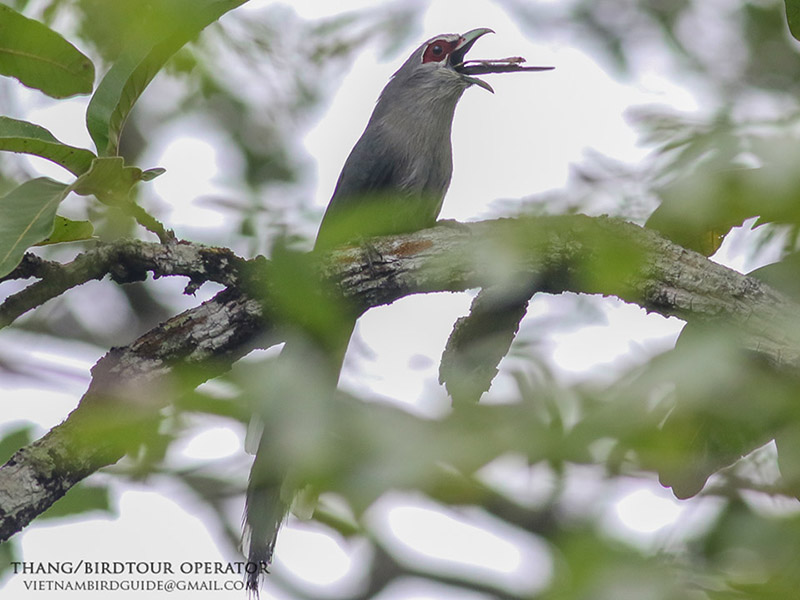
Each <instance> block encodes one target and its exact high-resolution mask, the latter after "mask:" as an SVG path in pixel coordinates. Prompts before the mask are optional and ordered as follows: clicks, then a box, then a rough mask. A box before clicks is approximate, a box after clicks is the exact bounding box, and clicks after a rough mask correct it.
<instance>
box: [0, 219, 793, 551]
mask: <svg viewBox="0 0 800 600" xmlns="http://www.w3.org/2000/svg"><path fill="white" fill-rule="evenodd" d="M110 248H116V249H117V253H114V251H113V250H111V249H110ZM120 248H127V249H128V251H127V252H123V251H121V250H119V249H120ZM104 251H106V252H111V253H112V255H113V256H114V257H116V258H118V259H119V258H122V259H125V258H126V257H127V258H128V259H130V260H129V262H128V263H124V261H123V262H122V265H120V266H119V267H117V266H115V267H113V268H112V267H111V265H112V264H113V261H112V260H111V258H107V259H106V261H105V262H103V261H100V263H101V264H102V265H103V268H102V269H99V271H103V272H109V273H112V275H113V276H114V277H115V278H116V279H118V280H123V281H125V280H130V279H135V278H136V277H139V278H141V277H143V276H144V274H145V272H146V271H147V270H153V271H154V272H156V273H158V274H188V275H189V276H190V277H195V278H198V277H199V271H198V270H197V269H198V265H202V264H205V263H203V257H204V256H206V253H210V254H209V256H211V257H212V258H214V257H216V258H219V257H222V259H221V260H216V261H213V260H212V261H211V265H212V266H214V267H215V268H214V269H209V271H208V272H209V273H216V275H212V274H207V275H205V276H206V277H208V278H209V279H213V278H215V277H218V278H219V280H221V281H225V282H227V283H230V282H231V281H232V280H231V279H230V278H231V277H232V276H233V273H232V272H231V271H229V270H228V269H229V268H230V265H232V264H236V263H235V257H233V255H232V254H230V253H228V252H227V251H225V250H214V249H206V248H201V247H196V246H192V245H185V244H171V245H166V246H159V245H149V244H142V243H141V242H127V243H120V244H118V245H112V246H110V247H106V249H98V250H97V251H94V252H98V253H100V254H101V255H102V253H103V252H104ZM184 253H188V254H187V255H186V256H184ZM87 254H90V253H87ZM143 257H144V258H146V259H147V260H143ZM187 257H193V258H191V260H189V259H188V258H187ZM611 258H613V259H614V260H613V261H610V259H611ZM83 260H84V261H88V262H89V263H91V261H89V259H88V258H84V259H83ZM184 260H186V261H187V262H184ZM231 261H234V262H231ZM76 262H77V259H76ZM71 264H74V263H71ZM223 264H224V265H227V266H228V267H227V268H226V269H221V270H220V269H219V268H218V267H220V266H221V265H223ZM322 264H323V266H322V275H323V277H324V278H326V279H329V280H331V281H333V282H334V283H336V284H337V286H338V288H339V290H340V292H341V293H342V294H343V295H344V296H345V297H346V298H349V299H350V300H352V301H353V303H354V305H355V306H356V308H357V309H358V310H360V311H365V310H367V309H368V308H371V307H375V306H379V305H382V304H388V303H391V302H393V301H395V300H397V299H399V298H402V297H404V296H407V295H410V294H417V293H426V292H437V291H463V290H466V289H469V288H475V287H489V286H498V285H503V284H504V283H507V284H509V285H510V284H511V283H513V284H514V285H515V287H518V286H519V281H520V279H525V280H527V281H529V282H531V284H535V286H536V289H540V290H542V291H547V292H553V293H559V292H566V291H570V292H581V293H593V294H597V293H599V294H607V295H615V296H618V297H620V298H622V299H624V300H626V301H629V302H635V303H638V304H640V305H641V306H643V307H645V308H646V309H648V310H652V311H657V312H659V313H661V314H664V315H677V316H679V317H681V318H684V319H687V320H701V321H714V320H719V321H722V322H725V323H728V324H731V325H733V326H734V327H736V328H737V329H738V330H739V331H740V332H741V334H742V337H743V343H745V344H746V347H747V348H750V349H752V350H754V351H757V352H759V353H761V354H762V355H764V356H766V357H768V358H769V359H770V360H771V361H772V362H774V363H775V364H777V365H779V366H782V367H788V368H792V369H796V368H797V367H798V365H800V334H798V332H797V330H796V327H797V326H796V324H797V323H800V306H798V305H797V304H795V303H794V302H791V301H790V300H788V299H787V298H785V297H784V296H782V295H780V294H779V293H777V292H775V291H774V290H772V289H771V288H770V287H768V286H766V285H765V284H763V283H761V282H759V281H757V280H755V279H752V278H749V277H746V276H744V275H741V274H740V273H737V272H735V271H732V270H731V269H727V268H725V267H722V266H720V265H718V264H716V263H714V262H712V261H710V260H708V259H707V258H705V257H704V256H702V255H700V254H697V253H695V252H691V251H688V250H685V249H683V248H681V247H680V246H677V245H676V244H674V243H672V242H669V241H668V240H666V239H664V238H662V237H660V236H659V235H658V234H656V233H655V232H653V231H650V230H647V229H643V228H641V227H638V226H636V225H633V224H630V223H626V222H623V221H620V220H616V219H609V218H605V217H599V218H591V217H586V216H582V215H576V216H562V217H535V218H534V217H528V218H519V219H501V220H494V221H484V222H479V223H470V224H465V225H463V226H459V227H434V228H432V229H428V230H424V231H420V232H417V233H413V234H407V235H399V236H389V237H384V238H377V239H372V240H369V241H368V242H366V243H364V244H361V245H358V246H353V247H348V248H344V249H340V250H337V251H334V252H332V253H331V254H330V255H329V256H327V257H324V262H323V263H322ZM609 264H611V265H612V267H609V266H608V265H609ZM126 265H127V266H126ZM604 265H605V266H604ZM255 266H258V264H257V263H256V265H255ZM68 267H69V265H67V266H65V269H67V272H68V273H71V274H72V277H73V279H72V280H71V281H73V280H74V281H79V280H81V277H83V278H84V279H85V278H86V277H88V276H87V275H82V276H80V275H78V274H77V273H83V271H82V270H81V269H79V268H78V267H74V266H73V267H72V269H73V270H74V271H76V273H72V271H71V270H69V269H68ZM87 268H88V267H87ZM99 271H97V270H95V271H91V270H90V272H91V273H97V272H99ZM234 272H235V269H234ZM260 272H263V273H267V274H268V273H269V272H270V271H268V270H266V271H260ZM289 276H292V277H296V276H297V273H296V272H294V273H290V274H289ZM44 283H45V282H40V284H44ZM287 283H288V282H281V281H266V282H265V285H264V286H260V287H259V289H262V290H263V291H264V294H263V297H261V298H260V299H259V300H254V299H252V298H251V297H248V296H247V295H245V293H244V292H242V291H240V290H239V289H237V288H235V287H231V288H229V289H226V290H225V291H223V292H220V293H219V294H218V295H217V296H216V297H215V298H213V299H212V300H209V301H208V302H205V303H204V304H202V305H201V306H199V307H197V308H194V309H191V310H188V311H186V312H184V313H182V314H181V315H178V316H176V317H174V318H172V319H170V320H169V321H167V322H166V323H164V324H162V325H160V326H158V327H156V328H154V329H153V330H151V331H150V332H148V333H147V334H145V335H144V336H142V337H141V338H139V339H138V340H136V341H135V342H134V343H132V344H130V345H129V346H126V347H124V348H115V349H112V350H111V351H110V352H109V353H108V354H107V355H106V356H105V357H103V358H102V359H101V360H100V361H99V362H98V363H97V365H95V367H94V368H93V370H92V375H93V380H92V383H91V385H90V387H89V389H88V391H87V392H86V394H85V395H84V397H83V398H82V400H81V402H80V405H79V406H78V407H77V408H76V409H75V411H73V412H72V413H71V414H70V416H69V417H68V418H67V420H66V421H65V422H64V423H62V424H61V425H59V426H57V427H55V428H53V429H52V430H51V431H50V432H49V433H48V434H47V435H45V436H44V437H43V438H41V439H40V440H38V441H36V442H34V443H33V444H30V445H29V446H27V447H25V448H23V449H22V450H20V451H19V452H17V453H16V454H15V455H14V456H13V457H12V458H11V459H10V460H9V461H8V463H6V465H4V466H3V467H1V468H0V540H5V539H8V537H10V536H11V535H13V534H14V533H15V532H16V531H19V530H20V529H21V528H22V527H24V526H25V525H26V524H27V523H29V522H30V521H31V520H32V519H33V518H34V517H36V516H37V515H38V514H40V513H41V512H42V511H43V510H44V509H45V508H47V507H48V506H49V505H50V504H52V503H53V502H55V501H56V500H57V499H58V498H60V497H61V496H62V495H63V494H64V493H65V492H66V490H68V489H69V488H70V487H71V486H73V485H74V484H75V483H77V482H78V481H80V480H81V479H82V478H84V477H86V476H87V475H89V474H91V473H92V472H94V471H96V470H98V469H100V468H102V467H103V466H106V465H108V464H111V463H113V462H116V461H117V460H119V459H120V458H121V457H122V456H123V455H124V454H125V453H126V452H129V451H131V449H136V448H137V447H138V446H139V445H140V444H141V443H142V439H143V436H144V434H145V433H146V430H145V429H140V428H139V427H137V425H138V424H146V423H147V422H148V419H150V420H152V419H153V418H154V415H157V414H158V411H159V410H160V409H161V408H163V407H164V406H167V405H168V404H169V403H171V402H173V401H174V399H175V395H176V393H175V387H174V383H175V381H176V380H175V379H174V378H177V377H179V378H180V382H181V383H182V384H183V385H185V384H186V383H187V382H188V383H189V385H190V386H191V385H194V386H196V385H199V384H200V383H201V382H202V381H205V380H207V379H209V378H212V377H214V376H216V375H218V374H219V373H221V372H223V371H224V370H226V369H228V368H229V367H230V365H231V364H232V363H233V362H235V361H236V360H237V359H239V358H240V357H241V356H243V355H244V354H246V353H247V352H249V350H250V349H251V348H252V347H254V346H255V345H256V344H258V345H259V346H263V347H266V346H269V345H272V344H276V343H278V342H280V341H282V337H281V334H280V333H279V332H276V330H275V325H276V323H273V322H271V318H270V317H268V316H269V315H273V314H280V311H279V310H276V307H275V306H274V305H271V302H272V303H273V304H274V297H275V296H276V295H278V294H277V293H276V292H277V290H279V289H280V288H281V286H283V285H286V284H287ZM34 285H39V284H34ZM54 285H57V284H54ZM61 285H62V287H63V286H64V284H61ZM67 287H68V286H67ZM20 293H21V294H22V293H24V292H20ZM271 298H272V299H271ZM7 302H8V301H7ZM265 315H267V316H265Z"/></svg>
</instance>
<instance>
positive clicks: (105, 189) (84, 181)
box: [72, 156, 142, 206]
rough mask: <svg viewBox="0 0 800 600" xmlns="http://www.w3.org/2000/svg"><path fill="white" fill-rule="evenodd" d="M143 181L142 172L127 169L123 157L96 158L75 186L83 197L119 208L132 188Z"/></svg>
mask: <svg viewBox="0 0 800 600" xmlns="http://www.w3.org/2000/svg"><path fill="white" fill-rule="evenodd" d="M141 180H142V170H141V169H140V168H138V167H126V166H125V160H124V159H123V158H122V157H121V156H105V157H100V158H96V159H95V160H94V162H92V166H91V168H90V169H89V171H87V172H86V173H84V174H83V175H81V177H79V178H78V180H77V181H76V182H75V183H74V184H73V186H72V189H73V191H74V192H75V193H76V194H79V195H81V196H92V195H94V196H96V197H97V199H98V200H100V202H102V203H103V204H108V205H110V206H119V205H120V204H122V203H124V202H125V201H126V200H127V199H128V194H129V193H130V191H131V188H132V187H133V186H134V185H136V183H138V182H139V181H141Z"/></svg>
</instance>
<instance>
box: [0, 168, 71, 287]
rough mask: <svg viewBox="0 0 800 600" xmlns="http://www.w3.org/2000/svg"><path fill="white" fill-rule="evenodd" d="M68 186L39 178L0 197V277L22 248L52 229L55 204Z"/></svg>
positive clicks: (12, 263)
mask: <svg viewBox="0 0 800 600" xmlns="http://www.w3.org/2000/svg"><path fill="white" fill-rule="evenodd" d="M67 193H69V186H67V185H65V184H63V183H59V182H58V181H53V180H52V179H48V178H47V177H40V178H38V179H32V180H30V181H26V182H25V183H23V184H22V185H20V186H19V187H17V188H15V189H13V190H11V191H10V192H9V193H8V194H6V195H5V196H3V197H2V198H0V277H2V276H3V275H7V274H8V273H9V272H11V271H12V270H13V269H14V267H16V266H17V265H18V264H19V261H20V260H22V256H23V254H24V253H25V251H26V250H27V249H28V248H29V247H31V246H33V245H34V244H37V243H39V242H41V241H42V240H44V239H45V238H47V237H48V236H49V235H50V234H51V233H52V232H53V221H54V219H55V217H56V209H58V205H59V204H60V203H61V201H62V200H63V199H64V197H65V196H66V195H67Z"/></svg>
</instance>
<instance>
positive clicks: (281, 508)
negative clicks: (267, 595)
mask: <svg viewBox="0 0 800 600" xmlns="http://www.w3.org/2000/svg"><path fill="white" fill-rule="evenodd" d="M259 450H262V449H261V448H259ZM267 456H268V454H267V452H266V451H263V450H262V451H259V452H257V453H256V457H255V460H254V461H253V466H252V468H251V470H250V479H249V481H248V483H247V495H246V500H245V535H246V537H247V538H248V539H247V542H248V543H247V545H248V548H247V568H246V573H247V580H246V586H247V590H248V592H250V593H252V594H254V595H256V596H257V595H258V588H259V582H260V580H261V575H262V574H264V573H267V572H268V568H269V565H270V563H271V562H272V555H273V553H274V552H275V542H276V541H277V540H278V531H279V530H280V527H281V524H282V523H283V521H284V519H285V518H286V514H287V512H288V510H289V507H288V506H287V503H286V502H285V501H284V499H283V498H281V482H280V481H275V480H272V481H269V480H267V478H265V477H264V476H263V474H264V473H265V472H266V471H267V469H265V468H264V465H263V461H264V460H265V459H266V457H267Z"/></svg>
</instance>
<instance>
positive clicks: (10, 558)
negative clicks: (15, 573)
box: [0, 539, 20, 579]
mask: <svg viewBox="0 0 800 600" xmlns="http://www.w3.org/2000/svg"><path fill="white" fill-rule="evenodd" d="M19 560H20V558H19V548H18V545H17V540H15V539H11V540H7V541H6V542H3V543H2V544H0V579H2V578H3V577H4V576H5V574H6V573H8V572H9V571H11V569H12V567H13V565H12V564H11V563H14V562H17V561H19Z"/></svg>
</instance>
